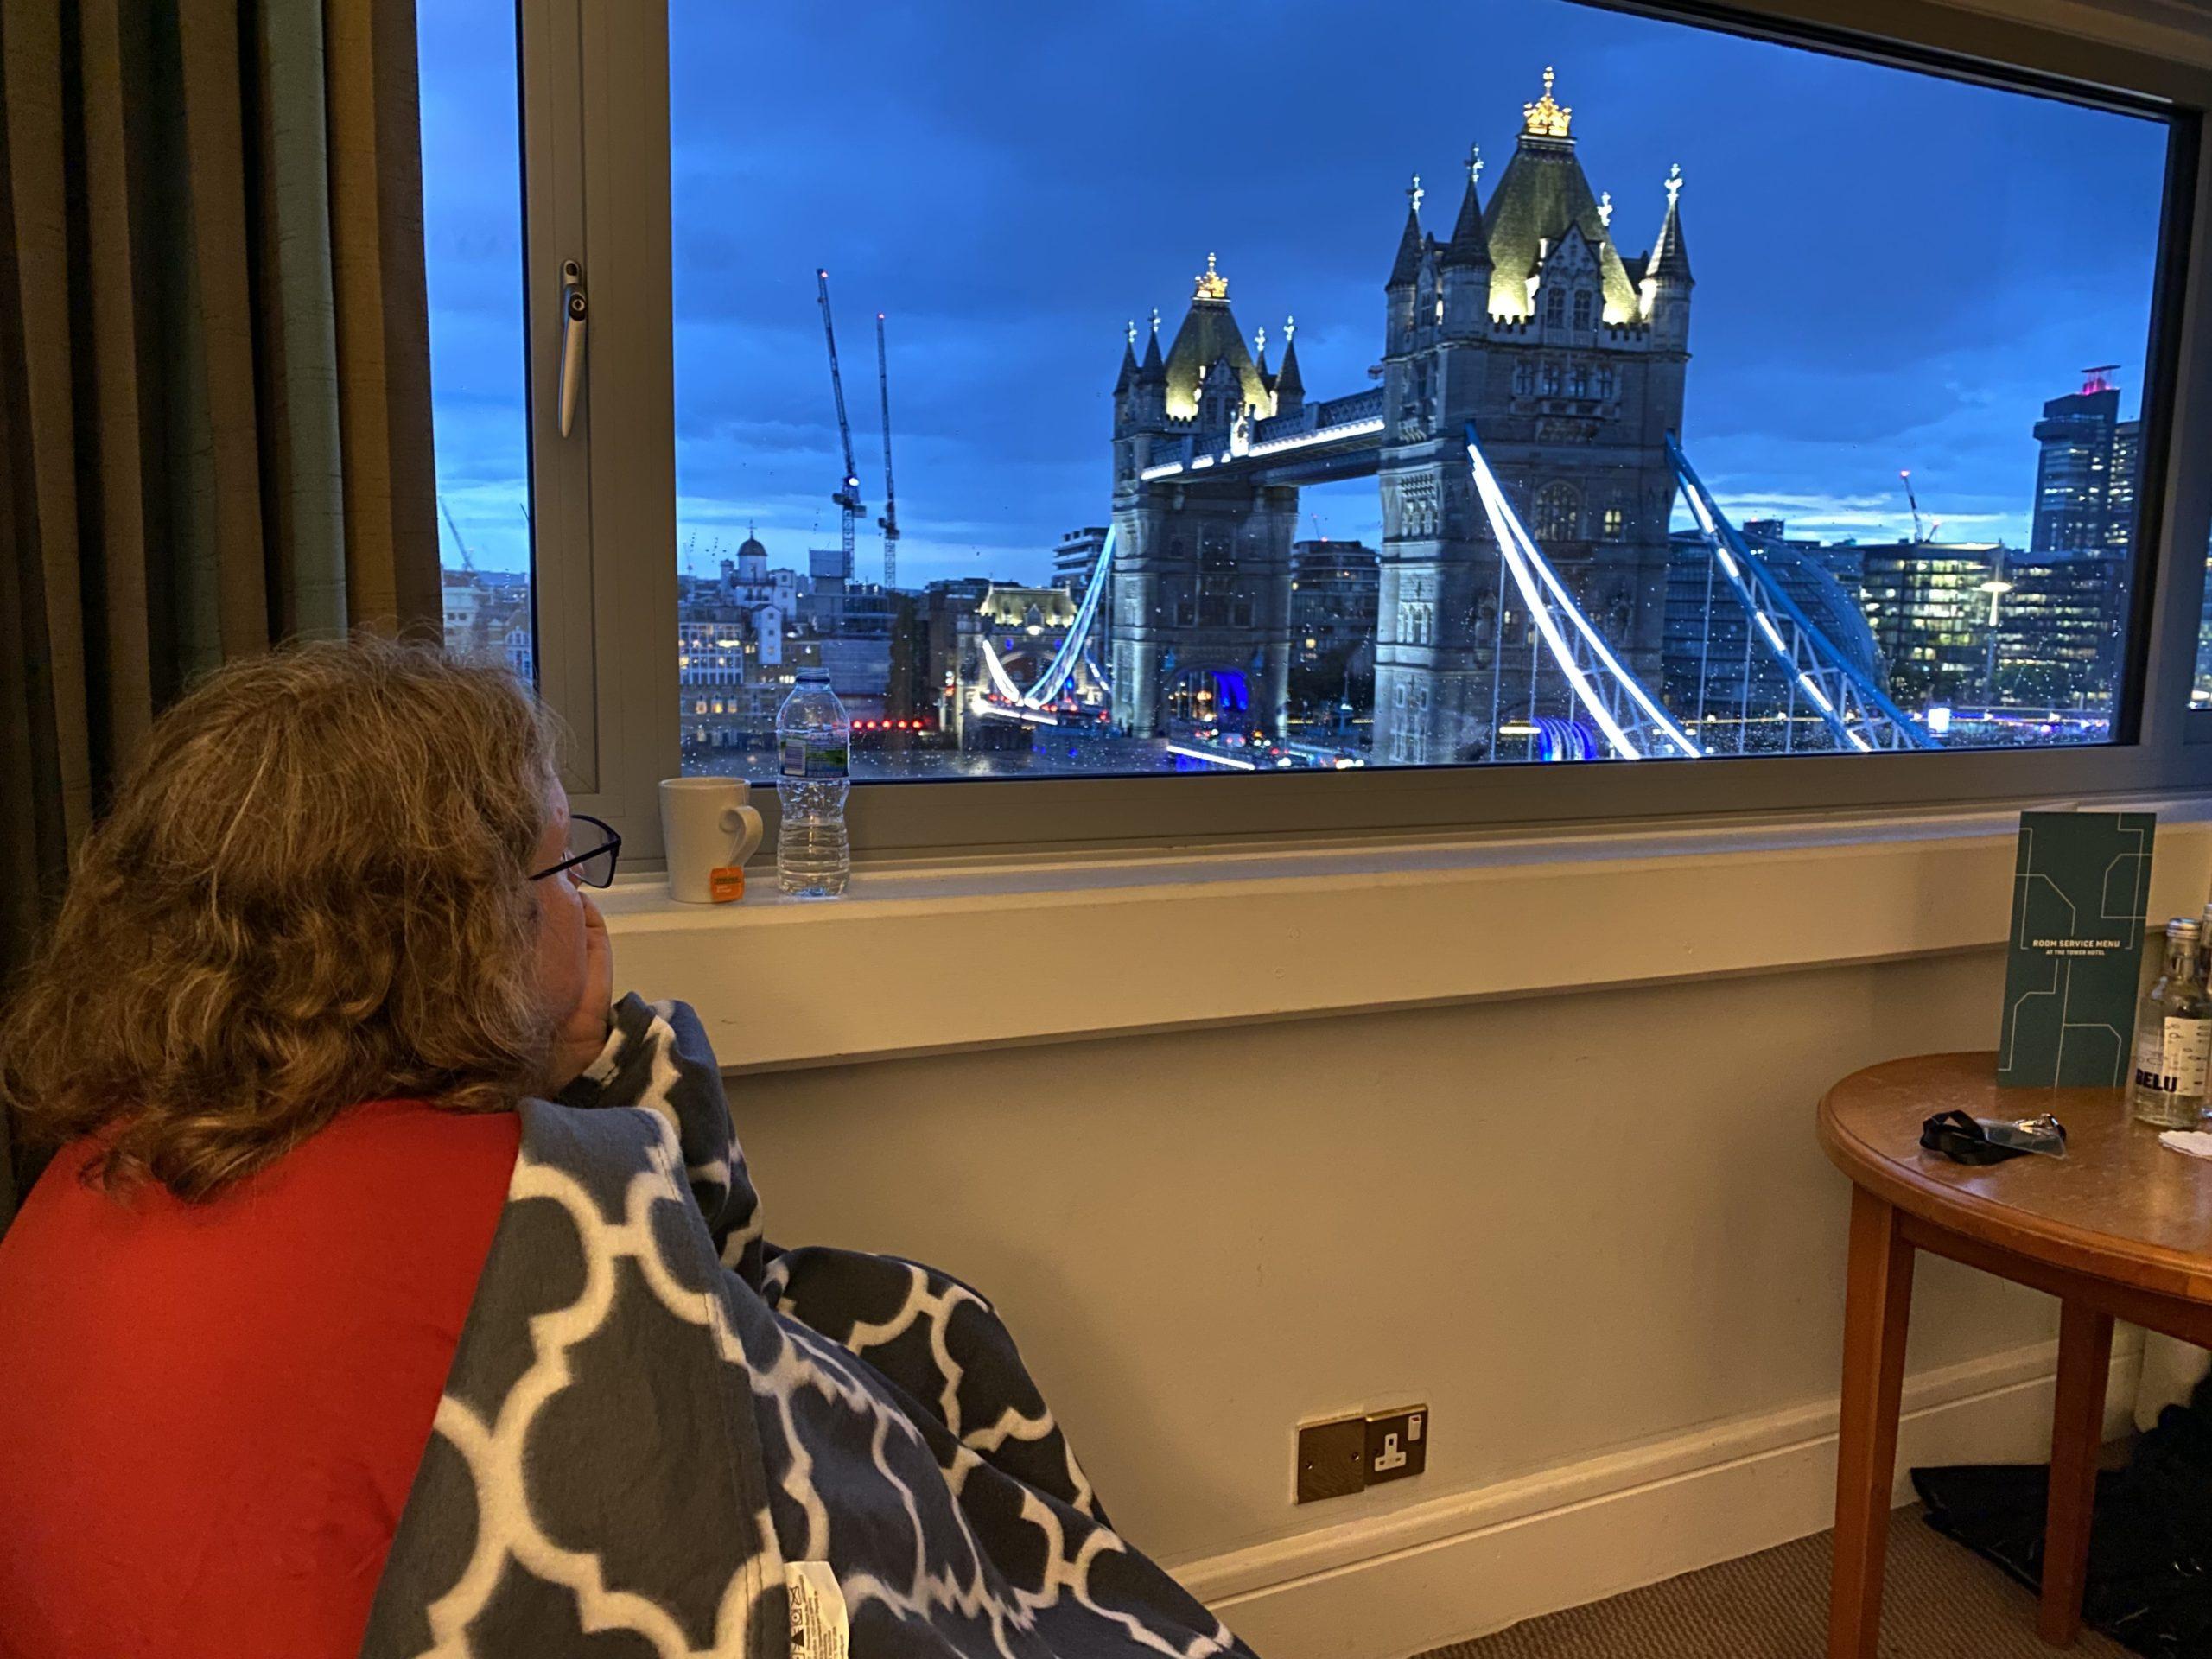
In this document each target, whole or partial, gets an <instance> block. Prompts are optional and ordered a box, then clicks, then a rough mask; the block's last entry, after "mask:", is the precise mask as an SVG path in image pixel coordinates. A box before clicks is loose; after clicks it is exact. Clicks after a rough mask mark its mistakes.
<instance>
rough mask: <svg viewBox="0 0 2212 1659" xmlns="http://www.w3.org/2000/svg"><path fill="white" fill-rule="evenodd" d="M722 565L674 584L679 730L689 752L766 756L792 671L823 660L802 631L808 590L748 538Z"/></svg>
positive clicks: (800, 579) (816, 645)
mask: <svg viewBox="0 0 2212 1659" xmlns="http://www.w3.org/2000/svg"><path fill="white" fill-rule="evenodd" d="M720 566H721V568H720V571H719V574H718V575H715V577H712V578H702V577H696V576H680V577H679V578H678V580H677V729H678V730H679V731H680V732H681V734H682V735H683V747H684V749H685V751H686V752H687V753H693V752H703V751H710V750H717V749H719V750H732V749H746V750H766V748H768V747H770V746H772V743H773V741H774V735H775V728H776V710H777V709H779V707H781V706H782V703H783V700H784V698H785V696H788V695H789V694H790V691H791V684H792V683H793V681H794V679H795V678H796V671H797V670H798V668H800V667H809V666H814V665H816V664H818V663H819V662H820V660H821V658H820V653H819V642H817V640H815V639H812V638H811V637H810V635H808V634H806V633H805V632H804V631H803V630H802V628H801V626H800V619H799V606H800V603H801V601H802V600H803V599H804V597H805V595H806V594H807V590H808V585H809V584H808V583H807V582H806V581H805V579H804V578H803V577H801V576H800V575H799V574H798V572H797V571H795V570H791V569H770V568H769V566H768V550H767V549H766V546H764V545H763V544H762V543H761V542H760V537H758V536H755V535H752V534H748V535H747V537H746V538H745V540H744V541H743V542H742V543H740V544H739V546H738V550H737V556H736V557H735V558H734V559H722V560H721V561H720Z"/></svg>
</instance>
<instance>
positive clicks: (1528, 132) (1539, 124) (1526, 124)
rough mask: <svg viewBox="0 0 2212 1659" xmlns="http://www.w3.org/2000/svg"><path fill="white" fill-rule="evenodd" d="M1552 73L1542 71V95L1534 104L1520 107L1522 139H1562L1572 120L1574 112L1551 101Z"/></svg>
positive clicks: (1548, 69)
mask: <svg viewBox="0 0 2212 1659" xmlns="http://www.w3.org/2000/svg"><path fill="white" fill-rule="evenodd" d="M1552 79H1553V71H1552V69H1551V68H1550V67H1549V66H1548V65H1547V66H1546V67H1545V69H1544V95H1543V96H1542V97H1541V98H1540V99H1537V100H1536V101H1535V103H1534V104H1523V105H1522V106H1521V117H1522V125H1521V136H1522V137H1524V138H1564V137H1567V126H1568V124H1569V123H1571V122H1572V121H1573V119H1574V111H1573V110H1570V109H1566V108H1563V107H1561V106H1560V105H1558V104H1555V103H1554V102H1553V101H1552Z"/></svg>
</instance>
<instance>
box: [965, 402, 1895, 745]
mask: <svg viewBox="0 0 2212 1659" xmlns="http://www.w3.org/2000/svg"><path fill="white" fill-rule="evenodd" d="M1285 425H1293V423H1278V422H1275V421H1263V422H1261V423H1258V425H1257V426H1256V427H1255V429H1253V432H1252V435H1251V437H1250V439H1249V440H1248V441H1245V442H1240V443H1237V444H1236V445H1234V446H1233V447H1232V448H1231V449H1230V450H1229V451H1225V452H1221V453H1186V454H1185V455H1184V456H1183V457H1182V458H1181V459H1179V460H1171V461H1163V462H1160V463H1159V464H1157V465H1154V466H1152V467H1147V468H1146V469H1145V470H1144V472H1143V473H1142V474H1141V476H1142V477H1143V478H1144V479H1145V480H1147V481H1149V480H1154V479H1158V478H1166V477H1170V476H1173V475H1175V474H1180V473H1185V472H1192V473H1198V472H1205V473H1209V474H1211V476H1213V477H1217V478H1221V479H1224V480H1229V479H1236V480H1240V481H1243V480H1249V481H1250V482H1252V483H1255V484H1294V485H1295V484H1318V483H1325V482H1330V481H1333V480H1338V479H1347V478H1357V477H1363V476H1371V475H1372V474H1374V472H1375V470H1376V460H1377V453H1378V448H1379V444H1380V440H1381V436H1382V433H1383V394H1382V392H1381V391H1380V390H1376V391H1365V392H1361V393H1359V394H1357V396H1355V397H1344V398H1339V399H1337V400H1336V401H1334V402H1332V403H1322V404H1312V405H1309V406H1308V407H1307V409H1306V410H1305V411H1304V414H1303V416H1302V418H1300V419H1297V420H1296V421H1295V423H1294V425H1293V429H1291V430H1289V431H1282V430H1280V428H1281V427H1282V426H1285ZM1466 439H1467V465H1468V467H1469V469H1470V470H1471V474H1472V476H1473V481H1474V486H1475V493H1476V497H1477V499H1478V500H1479V501H1480V502H1481V503H1482V507H1483V512H1484V515H1485V516H1486V517H1487V518H1488V520H1489V523H1490V528H1491V535H1492V537H1494V538H1495V540H1496V542H1497V548H1498V551H1499V554H1500V556H1501V560H1502V563H1503V570H1504V575H1505V576H1506V578H1507V579H1508V580H1510V582H1512V584H1513V586H1514V588H1515V589H1516V592H1517V593H1518V594H1519V596H1520V600H1521V602H1522V607H1524V609H1525V613H1526V614H1527V615H1528V616H1529V619H1530V620H1531V621H1532V622H1533V623H1534V624H1535V632H1536V634H1537V637H1538V640H1539V642H1540V644H1541V648H1542V650H1543V651H1544V652H1546V653H1547V655H1548V658H1549V660H1550V662H1551V663H1552V664H1554V666H1555V667H1556V668H1557V669H1558V670H1559V671H1560V674H1561V676H1562V677H1564V678H1565V680H1566V683H1567V688H1568V690H1569V691H1570V692H1571V694H1572V696H1573V701H1574V703H1575V704H1576V706H1577V708H1578V709H1579V713H1578V714H1577V715H1575V716H1574V717H1573V718H1571V719H1567V718H1560V717H1557V716H1552V717H1545V718H1540V719H1538V720H1536V721H1534V722H1533V723H1534V725H1535V728H1536V740H1537V752H1538V753H1539V754H1540V755H1543V756H1546V757H1548V758H1551V759H1558V760H1594V759H1599V758H1611V759H1616V760H1647V759H1653V758H1657V757H1662V756H1680V757H1688V756H1694V755H1698V754H1700V753H1704V751H1703V750H1701V749H1700V747H1699V746H1698V743H1697V741H1696V740H1695V739H1694V738H1693V737H1692V736H1691V735H1690V734H1689V732H1688V730H1687V729H1686V728H1685V727H1684V725H1683V724H1682V722H1681V721H1680V720H1678V719H1677V718H1676V717H1675V715H1672V714H1670V713H1669V711H1668V709H1666V707H1665V705H1664V704H1663V703H1662V702H1661V701H1660V699H1659V698H1658V697H1657V696H1656V695H1654V693H1653V692H1652V691H1651V690H1649V688H1648V687H1646V686H1645V685H1644V684H1643V683H1642V682H1641V681H1640V680H1638V679H1637V677H1636V675H1635V674H1634V673H1633V672H1632V671H1630V668H1629V666H1628V664H1626V663H1625V662H1624V661H1623V660H1622V658H1621V656H1620V654H1619V653H1618V652H1616V651H1615V650H1614V649H1613V648H1612V646H1611V645H1609V644H1608V643H1607V642H1606V640H1605V637H1604V635H1603V634H1602V633H1601V632H1599V629H1598V627H1597V626H1596V625H1595V624H1593V623H1592V621H1591V620H1590V618H1589V617H1588V615H1586V613H1584V611H1583V609H1582V607H1580V605H1579V604H1578V603H1577V602H1576V601H1575V599H1574V596H1573V591H1572V589H1570V588H1569V587H1568V586H1567V583H1566V582H1564V581H1562V580H1561V579H1560V575H1559V573H1558V572H1557V571H1556V570H1555V569H1554V568H1553V566H1552V563H1551V561H1550V560H1548V558H1547V557H1546V556H1545V555H1544V550H1543V549H1542V548H1541V546H1539V545H1538V544H1537V543H1536V541H1535V537H1532V536H1530V535H1529V531H1528V527H1527V526H1526V525H1525V524H1522V521H1521V517H1520V515H1519V514H1518V513H1517V512H1515V511H1514V508H1513V504H1512V503H1511V502H1510V500H1508V499H1506V494H1505V492H1504V490H1503V487H1502V486H1500V484H1499V482H1498V479H1497V474H1496V473H1494V472H1493V471H1492V470H1491V465H1490V462H1489V461H1487V460H1486V459H1484V454H1483V449H1482V444H1481V442H1480V441H1479V440H1478V436H1477V435H1476V432H1475V429H1474V428H1473V427H1472V426H1471V425H1470V426H1469V427H1468V428H1467V429H1466ZM1185 448H1186V450H1189V449H1192V448H1194V445H1192V443H1189V442H1186V445H1185ZM1667 457H1668V461H1669V465H1670V467H1672V470H1673V473H1674V478H1675V486H1676V488H1677V489H1678V491H1679V492H1680V493H1681V498H1682V500H1683V501H1684V503H1685V504H1686V505H1688V509H1689V513H1690V517H1691V518H1692V520H1693V521H1694V524H1695V526H1696V532H1697V536H1698V537H1699V539H1700V541H1702V543H1704V545H1705V550H1706V556H1707V559H1708V560H1709V561H1710V563H1711V565H1712V571H1711V575H1712V577H1713V582H1712V583H1711V587H1712V591H1713V594H1714V595H1715V601H1716V603H1717V602H1719V597H1720V596H1721V595H1724V594H1725V595H1726V601H1728V602H1729V603H1731V604H1732V605H1733V606H1735V607H1738V608H1739V609H1740V610H1741V611H1742V612H1743V614H1744V617H1745V652H1746V653H1747V654H1748V653H1750V652H1753V651H1757V652H1759V653H1760V654H1762V655H1763V656H1764V657H1765V658H1767V659H1768V660H1769V661H1770V663H1771V664H1772V665H1773V666H1774V667H1775V668H1776V669H1777V670H1778V671H1779V672H1780V674H1781V677H1782V683H1783V686H1784V687H1786V688H1787V691H1788V696H1789V702H1790V705H1791V715H1792V718H1793V720H1794V719H1795V717H1796V712H1797V710H1798V709H1799V708H1800V707H1801V706H1802V708H1803V709H1809V710H1811V711H1812V712H1813V713H1814V714H1815V715H1818V717H1819V718H1820V720H1821V722H1822V723H1823V724H1824V725H1825V726H1826V727H1827V729H1828V731H1829V732H1830V734H1832V736H1833V738H1834V745H1835V747H1837V748H1838V749H1841V750H1846V751H1856V752H1860V753H1872V752H1873V751H1876V750H1897V749H1928V748H1934V747H1939V746H1938V745H1937V743H1936V740H1935V738H1934V737H1933V736H1931V735H1930V734H1929V733H1928V732H1927V730H1926V729H1925V728H1922V727H1919V726H1916V725H1915V724H1914V723H1913V722H1912V721H1911V720H1910V719H1909V718H1908V717H1907V716H1906V715H1904V713H1903V712H1902V711H1901V710H1899V709H1898V708H1897V705H1896V704H1895V703H1893V702H1891V700H1890V698H1889V696H1887V694H1885V692H1884V691H1883V690H1882V689H1881V687H1880V686H1879V685H1878V684H1877V683H1875V681H1874V679H1873V677H1872V676H1871V675H1870V674H1869V673H1868V672H1867V671H1866V667H1865V666H1864V665H1863V664H1862V662H1861V661H1860V660H1859V658H1857V657H1855V656H1854V655H1853V653H1852V652H1847V651H1846V650H1843V649H1841V648H1840V647H1839V645H1837V644H1836V642H1835V641H1834V640H1833V639H1831V638H1830V637H1829V636H1828V635H1827V633H1826V632H1822V630H1821V627H1820V626H1818V625H1817V624H1816V623H1815V621H1814V620H1812V618H1811V617H1810V616H1808V614H1807V613H1806V612H1805V609H1804V607H1802V606H1801V605H1800V604H1799V603H1798V602H1797V601H1796V599H1795V598H1794V597H1792V595H1791V594H1789V591H1788V589H1787V588H1785V587H1784V586H1783V582H1781V581H1780V580H1779V579H1778V578H1777V575H1776V574H1775V572H1774V571H1773V570H1772V569H1770V568H1769V566H1768V564H1767V563H1766V561H1765V560H1764V558H1762V557H1761V556H1760V555H1759V553H1758V550H1756V549H1755V548H1753V547H1752V546H1751V543H1748V542H1747V541H1745V538H1744V536H1743V533H1742V532H1741V531H1738V529H1737V528H1736V526H1735V525H1734V524H1732V523H1731V522H1729V519H1728V517H1727V515H1726V513H1724V512H1722V511H1721V510H1720V507H1719V504H1718V503H1717V502H1716V501H1714V499H1713V495H1712V493H1711V492H1710V491H1708V490H1707V488H1706V487H1705V485H1704V483H1703V481H1702V480H1700V478H1699V477H1698V475H1697V471H1696V469H1695V468H1694V467H1692V466H1691V465H1690V461H1689V457H1688V455H1687V454H1684V453H1683V451H1682V448H1681V443H1680V442H1678V441H1677V440H1676V439H1675V436H1674V435H1672V434H1669V436H1668V439H1667ZM1115 542H1116V535H1115V533H1114V532H1113V531H1109V532H1108V533H1107V536H1106V540H1105V543H1104V544H1103V546H1101V547H1100V549H1099V550H1098V557H1097V561H1096V563H1095V564H1094V565H1093V567H1092V569H1091V572H1090V584H1089V586H1088V587H1086V588H1084V594H1083V599H1082V602H1081V604H1080V605H1079V607H1077V611H1076V614H1075V616H1074V618H1073V619H1072V620H1071V623H1070V625H1069V627H1068V630H1067V632H1066V635H1065V637H1064V638H1063V639H1062V640H1061V641H1060V645H1059V648H1058V651H1057V652H1055V653H1054V655H1053V656H1052V659H1051V661H1050V662H1049V663H1047V664H1046V667H1045V671H1044V672H1043V673H1042V674H1040V675H1039V677H1037V679H1036V680H1035V681H1034V682H1033V683H1031V684H1030V685H1029V686H1027V688H1018V687H1016V686H1015V684H1014V682H1013V679H1012V678H1011V677H1010V676H1008V675H1007V672H1006V669H1005V665H1004V664H1003V663H1002V662H1001V659H1000V658H999V656H998V654H997V652H995V650H993V648H992V646H991V645H990V642H989V640H988V639H985V640H984V642H983V652H984V665H985V668H986V670H987V671H988V674H989V676H990V678H991V682H992V685H993V689H994V690H995V691H996V692H997V694H998V696H1000V698H1001V700H1002V702H1003V703H1004V705H1005V706H1006V709H1007V712H1009V713H1014V714H1015V715H1016V717H1019V713H1018V711H1021V710H1042V709H1045V708H1046V707H1047V706H1048V705H1049V704H1051V703H1052V702H1054V701H1055V700H1056V699H1057V698H1058V697H1059V696H1061V694H1062V692H1063V690H1065V687H1066V685H1067V683H1068V680H1069V678H1070V677H1071V675H1072V674H1073V673H1074V672H1075V671H1076V669H1077V665H1078V664H1083V665H1084V666H1085V667H1086V668H1087V669H1088V671H1090V673H1092V674H1093V675H1094V677H1096V678H1097V679H1099V680H1100V681H1102V682H1103V679H1104V676H1103V674H1100V673H1098V671H1097V663H1096V657H1095V656H1094V655H1092V654H1091V651H1092V646H1091V639H1090V635H1091V631H1092V629H1093V626H1095V624H1096V620H1097V614H1098V607H1099V604H1100V603H1101V601H1102V600H1103V596H1104V594H1105V592H1106V588H1107V579H1108V576H1109V574H1110V572H1111V570H1112V567H1113V561H1114V550H1115Z"/></svg>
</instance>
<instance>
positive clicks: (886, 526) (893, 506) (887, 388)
mask: <svg viewBox="0 0 2212 1659" xmlns="http://www.w3.org/2000/svg"><path fill="white" fill-rule="evenodd" d="M823 315H825V316H826V315H829V314H828V313H827V312H826V311H825V312H824V313H823ZM875 383H876V385H877V387H878V389H879V390H880V391H881V392H882V393H883V517H882V518H879V519H877V520H876V521H875V522H876V526H877V528H879V529H880V530H881V531H883V585H884V586H885V587H886V588H896V587H897V586H898V585H899V493H898V491H896V490H894V489H893V488H892V487H891V359H889V358H888V357H887V356H886V355H885V354H884V350H883V313H882V312H880V311H879V312H877V313H876V314H875Z"/></svg>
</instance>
